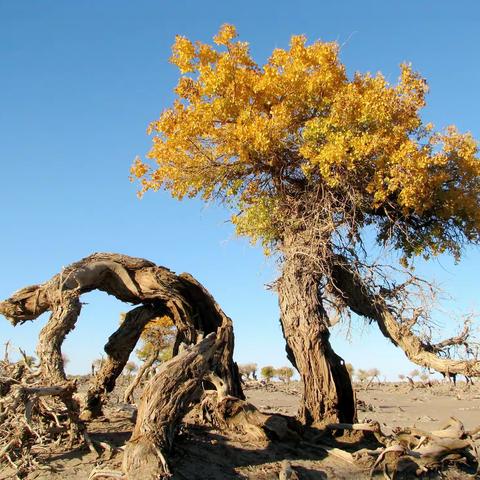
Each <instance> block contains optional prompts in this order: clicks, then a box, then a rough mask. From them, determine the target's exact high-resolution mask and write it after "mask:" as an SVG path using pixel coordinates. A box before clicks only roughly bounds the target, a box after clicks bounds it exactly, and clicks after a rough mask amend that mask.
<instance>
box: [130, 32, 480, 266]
mask: <svg viewBox="0 0 480 480" xmlns="http://www.w3.org/2000/svg"><path fill="white" fill-rule="evenodd" d="M214 42H215V44H216V45H208V44H205V43H201V42H192V41H190V40H189V39H187V38H185V37H183V36H177V37H176V41H175V43H174V45H173V55H172V57H171V62H172V63H173V64H175V65H176V66H177V67H178V69H179V70H180V74H181V75H180V79H179V82H178V85H177V87H176V89H175V92H176V95H177V98H176V99H175V101H174V104H173V106H172V107H171V108H167V109H166V110H165V111H164V112H163V113H162V114H161V116H160V118H159V119H158V120H157V121H154V122H152V123H151V125H150V127H149V133H151V134H152V135H153V147H152V148H151V150H150V152H149V154H148V160H146V161H142V160H140V159H137V160H136V161H135V163H134V165H133V166H132V171H131V173H132V177H134V178H138V179H140V181H141V185H142V187H141V193H143V192H145V191H147V190H149V189H153V190H157V189H159V188H166V189H168V190H169V191H170V192H171V193H172V195H173V196H174V197H177V198H179V199H181V198H183V197H184V196H188V197H194V196H197V195H200V196H202V197H203V198H204V199H206V200H208V199H218V200H220V201H225V202H227V203H228V205H229V206H231V207H232V208H233V209H234V212H235V213H234V216H233V218H232V220H233V222H234V223H235V225H236V229H237V232H238V233H239V234H241V235H247V236H249V237H250V238H251V239H252V240H253V241H257V240H260V241H261V242H262V243H263V244H264V245H265V246H266V247H267V248H271V247H274V248H275V247H277V246H278V245H279V242H280V243H281V242H282V241H283V235H284V232H285V231H286V229H289V228H290V229H291V228H293V229H295V228H301V226H299V225H298V221H299V220H298V219H299V217H302V216H304V215H305V214H308V213H309V211H310V210H311V209H314V210H315V211H316V212H319V215H320V217H321V218H320V219H321V221H322V222H325V220H328V222H327V223H326V224H328V225H329V226H328V227H326V230H325V231H324V233H323V235H325V239H328V240H329V241H331V242H333V243H335V242H334V238H333V237H334V236H335V234H338V233H339V232H340V231H341V233H342V238H343V239H345V238H348V241H349V245H350V247H351V246H352V245H353V246H354V245H356V243H357V242H358V241H359V239H360V235H359V234H360V233H361V231H362V229H364V228H365V227H367V226H369V225H371V226H374V227H375V230H376V238H377V241H378V242H379V243H380V244H381V245H390V246H393V247H394V248H396V249H397V250H399V251H401V252H402V254H403V257H404V259H408V258H409V257H412V256H416V255H420V254H423V255H425V256H429V255H431V254H438V253H442V252H445V251H447V252H449V253H451V254H453V255H454V256H455V258H456V259H459V258H460V255H461V252H462V247H463V246H464V245H465V243H478V242H479V239H480V208H479V205H480V202H479V199H480V176H479V173H480V162H479V159H478V156H477V153H478V146H477V143H476V141H475V140H474V139H473V138H472V136H471V134H469V133H460V132H458V131H457V129H456V128H455V127H454V126H450V127H447V128H446V129H445V130H444V131H436V130H435V129H434V127H433V125H432V124H431V123H424V121H423V120H422V118H421V116H420V111H421V109H422V107H424V105H425V96H426V94H427V91H428V86H427V83H426V81H425V80H424V79H423V78H422V77H421V76H420V75H419V74H418V73H416V72H415V71H414V70H413V69H412V67H411V66H410V65H407V64H402V65H401V67H400V78H399V80H398V83H397V84H396V85H391V84H390V83H389V82H388V81H387V80H386V79H385V78H384V76H383V75H382V74H381V73H377V74H376V75H372V74H370V73H365V74H363V73H355V74H354V75H353V76H352V78H349V76H348V75H347V73H346V68H345V66H344V65H343V64H342V62H341V61H340V59H339V46H338V44H336V43H332V42H321V41H316V42H314V43H312V44H307V39H306V37H305V36H302V35H300V36H293V37H292V38H291V42H290V47H289V49H281V48H278V49H275V50H274V51H273V53H272V55H271V56H270V58H269V59H268V61H267V62H266V63H265V64H264V65H263V66H260V65H258V64H257V63H256V62H255V61H254V60H253V59H252V57H251V55H250V52H249V45H248V43H246V42H242V41H239V40H237V32H236V30H235V27H234V26H232V25H224V26H223V27H222V28H221V29H220V31H219V33H218V34H217V35H216V36H215V37H214Z"/></svg>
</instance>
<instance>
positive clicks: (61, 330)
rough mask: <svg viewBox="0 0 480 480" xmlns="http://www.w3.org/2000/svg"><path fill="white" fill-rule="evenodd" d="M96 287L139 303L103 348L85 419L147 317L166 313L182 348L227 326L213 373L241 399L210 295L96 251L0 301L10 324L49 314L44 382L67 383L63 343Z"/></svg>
mask: <svg viewBox="0 0 480 480" xmlns="http://www.w3.org/2000/svg"><path fill="white" fill-rule="evenodd" d="M95 289H96V290H101V291H104V292H106V293H108V294H110V295H113V296H115V297H116V298H118V299H119V300H121V301H123V302H128V303H131V304H134V305H140V306H139V307H138V308H136V309H134V310H132V312H130V313H129V314H128V315H127V320H126V321H125V322H124V325H122V326H120V328H119V329H118V330H117V332H115V334H114V335H112V336H111V337H110V339H109V341H108V343H107V345H106V346H105V351H106V352H107V359H106V361H105V363H104V365H103V367H102V369H101V371H100V372H98V373H97V375H96V376H95V379H94V382H93V385H92V386H91V387H90V389H89V392H88V395H87V402H86V412H85V414H86V415H87V416H91V415H99V414H100V413H101V403H102V401H103V399H104V396H105V394H106V393H108V392H109V391H111V390H112V389H113V387H114V385H115V380H116V378H117V377H118V375H119V374H120V372H121V371H122V369H123V366H124V365H125V363H126V361H127V360H128V355H129V354H130V353H131V351H132V350H133V348H134V346H135V344H136V342H137V341H138V338H139V336H140V334H141V331H142V329H143V328H144V326H145V325H146V323H148V321H149V320H150V319H152V318H154V317H155V316H156V315H164V314H168V315H170V316H171V318H172V319H173V322H174V324H175V326H176V327H177V330H178V332H179V335H178V336H179V338H181V339H182V341H183V342H184V343H187V344H195V343H196V342H197V340H198V339H199V338H203V337H204V336H205V335H208V334H209V333H212V332H215V331H217V329H218V328H220V326H221V325H223V326H224V329H225V331H226V332H227V333H226V337H225V341H224V343H223V344H222V345H223V346H222V348H221V349H218V350H217V351H216V352H215V355H216V361H215V373H216V374H217V375H218V376H219V377H221V378H222V379H223V380H224V381H225V384H226V388H227V390H228V392H229V394H231V395H234V396H236V397H239V398H243V392H242V389H241V385H240V379H239V375H238V369H237V366H236V364H235V363H234V362H233V347H234V341H233V327H232V321H231V319H230V318H229V317H227V316H226V315H225V313H224V312H223V311H222V310H221V308H220V307H219V306H218V305H217V303H216V302H215V300H214V299H213V298H212V296H211V295H210V294H209V292H208V291H207V290H206V289H205V288H204V287H203V286H202V285H201V284H200V283H199V282H197V281H196V280H195V279H194V278H193V277H192V276H191V275H189V274H185V273H184V274H181V275H176V274H175V273H173V272H171V271H170V270H168V269H167V268H164V267H161V266H157V265H155V264H154V263H152V262H149V261H147V260H144V259H141V258H134V257H129V256H126V255H120V254H114V253H94V254H93V255H90V256H88V257H86V258H84V259H82V260H80V261H78V262H76V263H73V264H71V265H70V266H68V267H66V268H64V269H63V270H62V271H61V272H60V273H59V274H57V275H55V276H54V277H52V278H51V279H50V280H49V281H47V282H45V283H43V284H41V285H33V286H29V287H26V288H23V289H21V290H20V291H18V292H16V293H14V294H13V295H12V297H10V298H9V299H7V300H5V301H3V302H0V314H3V315H4V316H5V317H7V319H8V320H10V322H11V323H12V324H13V325H17V324H19V323H23V322H25V321H28V320H34V319H36V318H37V317H38V316H40V315H41V314H42V313H44V312H46V311H47V310H49V311H51V312H52V315H51V317H50V320H49V322H48V323H47V325H46V326H45V327H44V329H43V330H42V333H41V335H40V339H39V344H38V354H39V357H40V361H41V363H42V372H43V375H44V379H45V381H46V382H47V383H50V384H55V383H57V382H60V381H64V380H65V372H64V371H63V362H62V360H61V346H62V343H63V340H64V338H65V336H66V335H67V333H68V332H69V331H71V330H72V329H73V327H74V325H75V321H76V319H77V317H78V314H79V313H80V301H79V298H80V296H81V295H82V294H84V293H87V292H90V291H92V290H95ZM175 353H176V352H175Z"/></svg>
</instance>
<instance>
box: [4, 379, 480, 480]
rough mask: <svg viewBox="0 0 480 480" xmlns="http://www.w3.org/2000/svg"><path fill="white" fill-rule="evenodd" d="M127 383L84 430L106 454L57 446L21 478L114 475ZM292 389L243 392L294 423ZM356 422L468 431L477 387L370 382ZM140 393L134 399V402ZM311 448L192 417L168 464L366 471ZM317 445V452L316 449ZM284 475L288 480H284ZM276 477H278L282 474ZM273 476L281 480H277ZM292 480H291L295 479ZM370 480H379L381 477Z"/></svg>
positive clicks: (127, 419)
mask: <svg viewBox="0 0 480 480" xmlns="http://www.w3.org/2000/svg"><path fill="white" fill-rule="evenodd" d="M87 380H88V377H78V383H79V392H80V393H81V392H82V388H85V387H86V385H87ZM127 383H128V380H127V379H126V378H125V377H123V378H121V379H120V380H119V382H118V385H117V387H116V389H115V390H114V392H113V393H112V394H111V395H110V397H109V403H108V405H107V407H106V408H105V409H104V412H105V416H104V417H101V418H99V419H96V420H93V421H92V422H90V423H89V425H88V431H89V433H90V435H91V438H92V439H93V440H94V441H95V442H102V444H103V445H110V446H111V447H112V449H111V450H110V449H108V448H107V449H106V450H104V451H103V453H102V455H101V456H100V457H98V458H97V457H96V456H95V455H94V454H93V453H91V452H90V451H89V450H88V448H86V447H83V448H78V449H75V450H65V448H64V447H62V446H61V445H59V446H58V449H57V450H56V451H55V453H54V454H51V452H49V453H48V454H44V455H42V454H41V453H40V455H39V457H38V460H39V463H40V467H39V468H38V469H37V470H36V471H35V472H32V473H30V474H29V475H28V476H27V477H26V478H28V479H52V480H59V479H72V480H74V479H75V480H77V479H78V480H80V479H88V478H89V476H90V475H91V474H92V472H97V471H98V472H99V471H102V472H110V477H108V476H101V475H100V474H98V476H96V477H93V476H92V477H91V478H115V477H114V476H113V477H112V475H115V472H120V470H121V468H120V467H121V463H122V446H123V445H125V443H126V442H127V440H128V439H129V437H130V435H131V432H132V429H133V426H134V419H135V413H136V412H135V407H132V406H131V405H128V404H125V403H123V401H122V398H123V390H124V389H125V386H126V385H127ZM301 388H302V387H301V385H300V384H299V383H298V382H291V383H281V382H270V383H266V384H265V383H264V382H255V381H249V382H247V383H246V385H245V386H244V390H245V394H246V397H247V400H248V401H249V402H251V403H252V404H254V405H255V406H256V407H257V408H258V409H259V410H260V411H262V412H267V413H277V414H281V415H287V416H294V415H295V413H296V411H297V407H298V403H299V395H300V392H301ZM356 392H357V393H356V395H357V404H358V417H359V418H358V420H359V422H363V421H366V420H369V419H374V420H377V421H378V422H380V424H381V428H382V431H383V432H384V433H386V434H388V433H390V432H391V431H392V428H394V427H413V426H416V427H417V428H419V429H422V430H427V431H431V430H434V429H438V428H439V427H440V425H441V423H442V422H444V421H445V420H448V419H449V417H452V416H453V417H456V418H457V419H458V420H460V421H461V422H462V423H463V424H464V426H465V428H466V429H467V430H468V429H473V428H474V427H476V426H478V425H480V386H477V385H468V384H465V383H457V385H453V384H451V383H447V382H439V383H437V384H434V385H432V386H426V385H424V384H422V383H421V382H418V383H417V384H416V385H415V386H414V387H412V386H411V385H410V384H408V383H407V382H402V383H372V384H371V385H370V386H369V387H368V389H365V386H362V385H356ZM140 396H141V391H139V392H138V394H137V401H138V399H139V397H140ZM317 438H321V440H320V442H317V443H318V444H317V443H316V439H315V435H314V436H312V441H311V442H304V441H302V442H301V445H292V444H291V443H285V442H274V441H272V442H269V443H264V444H261V443H257V444H252V443H245V441H242V436H241V435H238V436H236V435H235V434H232V435H229V436H228V437H227V436H226V435H225V433H222V432H221V431H218V430H216V429H215V428H213V427H206V426H205V427H200V426H198V425H194V418H191V416H187V417H186V418H185V420H184V423H183V425H182V427H181V428H180V431H179V432H178V436H177V439H176V442H175V444H174V449H173V452H172V453H171V456H170V457H169V459H170V462H171V466H172V469H173V471H174V473H173V477H172V478H175V479H192V480H194V479H199V480H200V479H202V480H206V479H215V480H216V479H218V480H220V479H261V480H263V479H264V480H267V479H278V478H299V479H350V478H352V479H364V478H365V479H367V478H370V473H371V472H370V468H366V467H362V464H352V463H350V462H348V461H346V460H344V459H342V458H341V456H338V455H336V454H335V452H336V450H335V449H333V450H329V452H328V453H327V451H326V450H325V448H324V447H325V446H326V447H327V449H328V445H330V444H331V445H332V446H334V447H339V445H340V446H342V445H343V448H344V449H345V450H347V451H349V450H350V451H353V450H354V449H355V448H358V447H356V446H355V444H349V443H345V444H342V439H339V440H338V441H336V442H335V443H334V444H333V443H330V441H331V440H329V438H328V437H325V438H324V437H322V434H321V432H319V434H318V435H317ZM318 445H321V446H320V447H319V446H318ZM285 469H287V470H290V474H291V476H290V477H289V476H288V475H287V476H283V477H282V476H281V475H285ZM282 472H284V473H283V474H282ZM279 475H280V476H279ZM295 475H296V477H295ZM428 475H429V476H427V477H424V478H449V479H457V478H458V479H460V478H478V477H476V474H475V472H472V471H470V470H468V469H467V468H465V469H463V470H462V469H461V468H459V467H458V466H455V467H449V468H447V469H446V470H445V469H444V470H443V471H442V472H441V473H435V472H433V473H432V472H430V473H429V474H428ZM373 477H374V478H375V477H378V478H386V477H384V474H383V473H382V471H381V470H380V471H379V472H378V473H377V474H374V475H373ZM414 477H415V474H414V473H411V472H410V473H404V474H402V475H399V476H398V477H397V478H414ZM8 478H15V474H14V472H13V470H11V469H8V468H4V470H3V472H1V473H0V479H1V480H4V479H5V480H6V479H8ZM117 478H120V477H119V476H118V477H117Z"/></svg>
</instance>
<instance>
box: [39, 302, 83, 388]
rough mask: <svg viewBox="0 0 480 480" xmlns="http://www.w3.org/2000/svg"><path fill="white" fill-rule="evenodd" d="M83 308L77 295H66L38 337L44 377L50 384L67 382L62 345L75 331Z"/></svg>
mask: <svg viewBox="0 0 480 480" xmlns="http://www.w3.org/2000/svg"><path fill="white" fill-rule="evenodd" d="M81 308H82V306H81V304H80V301H79V300H78V297H77V296H75V295H73V296H72V295H69V294H68V293H67V294H66V295H65V298H64V299H63V302H62V303H57V304H55V305H54V306H53V307H52V314H51V315H50V318H49V319H48V322H47V323H46V325H45V326H44V327H43V328H42V330H41V331H40V335H39V337H38V345H37V354H38V359H39V360H40V367H41V371H42V377H43V378H44V379H45V381H47V382H48V383H49V384H55V383H63V382H65V381H66V380H67V377H66V376H65V370H64V368H63V357H62V343H63V341H64V340H65V337H66V336H67V334H68V333H69V332H70V331H71V330H73V328H74V327H75V323H76V321H77V319H78V316H79V315H80V310H81Z"/></svg>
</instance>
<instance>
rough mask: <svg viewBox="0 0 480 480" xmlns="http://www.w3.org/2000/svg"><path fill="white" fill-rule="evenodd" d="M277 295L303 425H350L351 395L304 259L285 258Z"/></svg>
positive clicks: (313, 276)
mask: <svg viewBox="0 0 480 480" xmlns="http://www.w3.org/2000/svg"><path fill="white" fill-rule="evenodd" d="M278 295H279V303H280V312H281V324H282V329H283V335H284V337H285V340H286V342H287V355H288V358H289V360H290V361H291V362H292V364H293V365H294V366H295V367H296V369H297V370H298V372H299V373H300V377H301V380H302V382H303V385H304V392H303V399H302V404H301V406H300V410H299V414H298V415H299V419H300V420H301V421H302V422H303V423H305V424H307V425H310V424H314V425H318V426H319V425H324V424H326V423H331V422H334V423H335V422H347V423H351V422H354V421H355V420H356V411H355V397H354V393H353V388H352V383H351V379H350V376H349V374H348V371H347V369H346V366H345V362H344V361H343V360H342V359H341V358H340V357H339V356H338V355H337V354H336V353H335V352H334V351H333V350H332V347H331V345H330V342H329V337H330V333H329V329H328V327H329V322H328V318H327V314H326V312H325V309H324V308H323V305H322V302H321V298H320V296H319V291H318V278H317V276H316V274H315V269H314V266H313V265H312V263H311V262H310V261H309V259H308V258H306V257H303V256H301V255H299V254H297V253H295V252H294V253H292V254H291V255H290V254H289V253H288V252H286V254H285V256H284V263H283V271H282V276H281V278H280V279H279V281H278Z"/></svg>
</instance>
